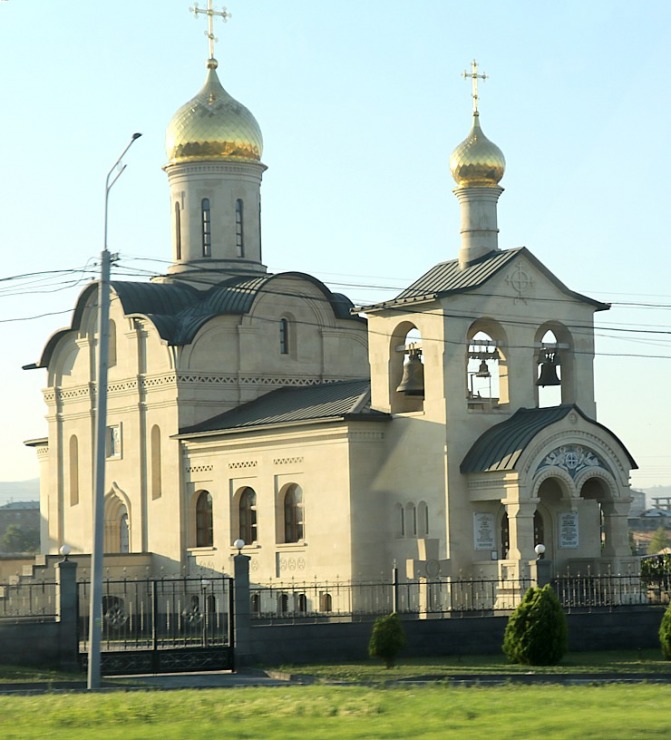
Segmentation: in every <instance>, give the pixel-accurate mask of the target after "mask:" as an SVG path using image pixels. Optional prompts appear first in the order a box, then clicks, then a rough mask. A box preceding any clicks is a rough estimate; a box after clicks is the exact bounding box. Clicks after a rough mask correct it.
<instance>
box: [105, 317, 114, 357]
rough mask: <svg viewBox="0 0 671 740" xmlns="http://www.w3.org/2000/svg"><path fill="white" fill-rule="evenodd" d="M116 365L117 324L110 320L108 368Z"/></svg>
mask: <svg viewBox="0 0 671 740" xmlns="http://www.w3.org/2000/svg"><path fill="white" fill-rule="evenodd" d="M115 365H116V323H115V322H114V321H113V320H112V319H110V321H109V324H108V337H107V367H114V366H115Z"/></svg>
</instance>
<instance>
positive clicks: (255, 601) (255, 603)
mask: <svg viewBox="0 0 671 740" xmlns="http://www.w3.org/2000/svg"><path fill="white" fill-rule="evenodd" d="M251 611H252V614H258V613H259V612H260V611H261V597H260V596H259V594H252V598H251Z"/></svg>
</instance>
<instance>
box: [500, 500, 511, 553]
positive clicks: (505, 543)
mask: <svg viewBox="0 0 671 740" xmlns="http://www.w3.org/2000/svg"><path fill="white" fill-rule="evenodd" d="M509 552H510V522H509V521H508V512H507V511H504V512H503V516H502V517H501V559H502V560H505V559H506V558H507V557H508V553H509Z"/></svg>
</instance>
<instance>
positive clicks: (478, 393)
mask: <svg viewBox="0 0 671 740" xmlns="http://www.w3.org/2000/svg"><path fill="white" fill-rule="evenodd" d="M468 337H469V338H468V349H467V352H466V375H467V378H466V397H467V399H468V408H469V410H470V411H490V410H492V409H497V408H499V407H500V406H502V405H505V404H508V403H509V393H508V364H507V362H506V358H505V355H504V352H503V349H504V346H505V334H504V332H503V328H502V327H501V326H500V325H499V324H498V323H497V322H495V321H493V320H491V319H479V320H478V321H476V322H475V323H474V324H473V325H472V326H471V328H470V330H469V332H468Z"/></svg>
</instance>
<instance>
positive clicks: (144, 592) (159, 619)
mask: <svg viewBox="0 0 671 740" xmlns="http://www.w3.org/2000/svg"><path fill="white" fill-rule="evenodd" d="M90 595H91V584H90V583H89V582H83V583H79V584H78V612H79V619H78V624H79V657H80V661H81V663H82V666H83V667H86V666H87V664H88V651H89V608H90ZM102 614H103V624H102V636H101V645H100V649H101V656H100V665H101V673H102V674H103V675H108V676H114V675H117V676H118V675H124V674H138V673H177V672H188V671H219V670H232V669H233V668H234V652H233V582H232V579H231V578H230V577H229V576H217V577H214V578H207V579H201V578H171V579H168V578H165V579H147V580H130V579H123V580H106V581H104V584H103V604H102Z"/></svg>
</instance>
